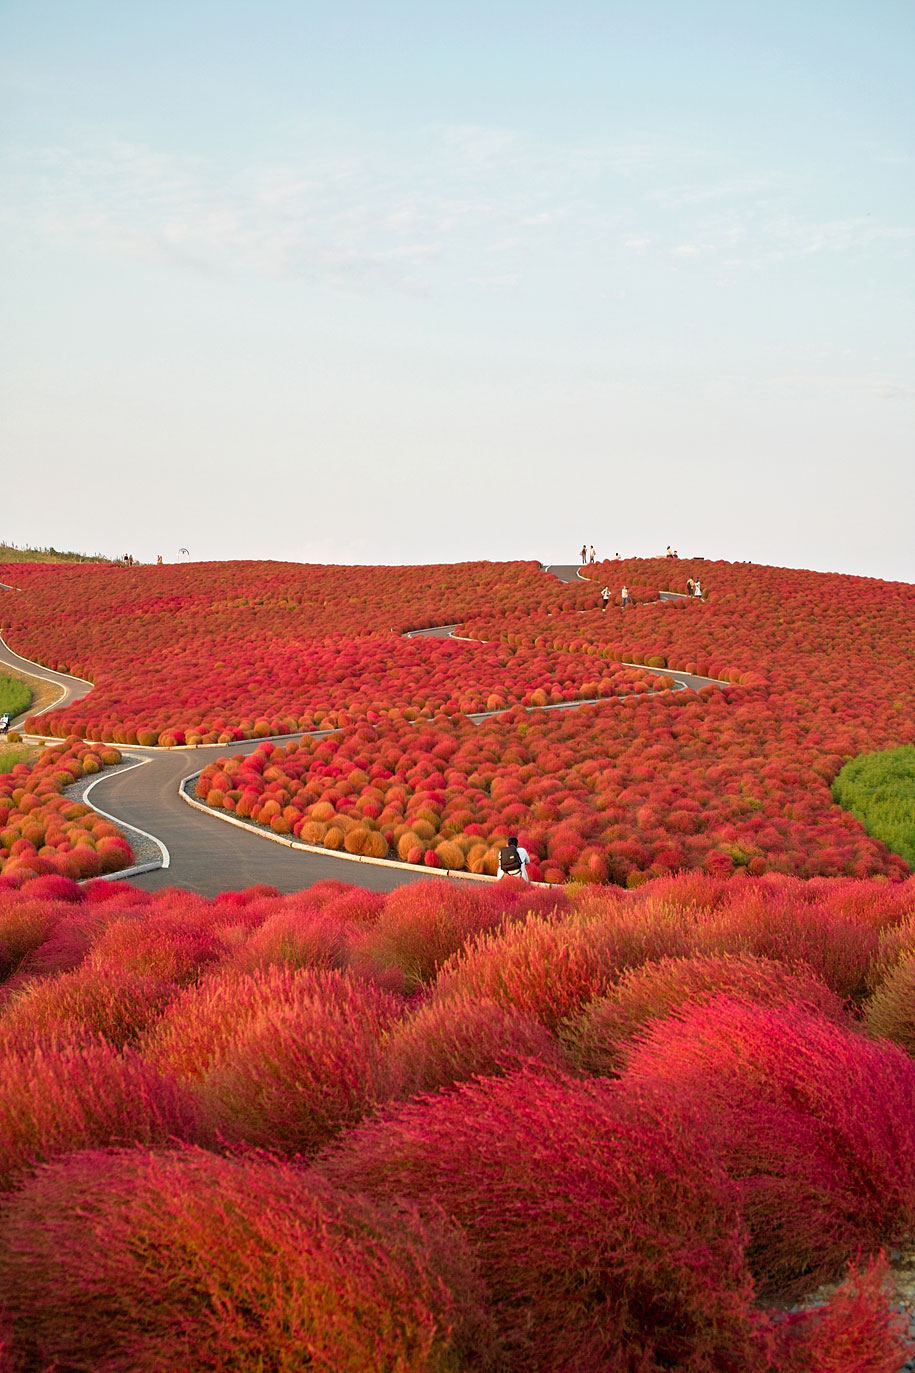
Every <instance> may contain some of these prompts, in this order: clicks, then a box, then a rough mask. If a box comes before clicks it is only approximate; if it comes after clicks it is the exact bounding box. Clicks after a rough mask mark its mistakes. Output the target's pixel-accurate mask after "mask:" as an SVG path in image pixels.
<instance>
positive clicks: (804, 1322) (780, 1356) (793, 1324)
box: [775, 1254, 913, 1373]
mask: <svg viewBox="0 0 915 1373" xmlns="http://www.w3.org/2000/svg"><path fill="white" fill-rule="evenodd" d="M894 1295H895V1293H894V1291H893V1285H892V1282H891V1281H890V1278H889V1268H888V1265H887V1262H886V1259H885V1258H884V1256H883V1255H882V1254H881V1255H879V1256H878V1257H877V1258H876V1259H874V1260H873V1261H872V1262H871V1263H869V1264H868V1265H867V1266H866V1267H864V1268H863V1270H862V1269H861V1268H859V1266H858V1265H857V1264H855V1263H853V1264H851V1265H850V1271H849V1274H848V1277H847V1278H846V1280H845V1282H844V1283H843V1284H842V1286H841V1287H840V1288H839V1289H838V1291H836V1292H835V1293H834V1294H833V1296H831V1297H830V1298H829V1300H828V1301H827V1302H826V1303H825V1305H823V1306H819V1307H814V1308H813V1309H812V1310H809V1311H801V1312H797V1313H795V1314H793V1315H791V1316H789V1318H788V1319H787V1321H785V1322H783V1323H782V1324H781V1325H780V1326H777V1327H776V1341H775V1345H776V1351H777V1352H776V1363H775V1366H776V1368H777V1369H778V1373H899V1370H900V1369H901V1368H902V1365H903V1363H904V1362H905V1360H906V1359H907V1358H909V1357H910V1355H911V1354H912V1351H913V1345H912V1342H911V1340H910V1339H908V1338H907V1331H906V1325H907V1322H906V1318H905V1316H904V1315H903V1314H902V1312H901V1311H900V1310H899V1309H898V1307H897V1306H896V1305H895V1304H894V1300H893V1298H894Z"/></svg>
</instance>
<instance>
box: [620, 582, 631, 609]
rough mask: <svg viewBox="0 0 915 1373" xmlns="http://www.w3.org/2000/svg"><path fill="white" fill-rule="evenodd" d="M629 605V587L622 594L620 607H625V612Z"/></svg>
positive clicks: (624, 588) (625, 587)
mask: <svg viewBox="0 0 915 1373" xmlns="http://www.w3.org/2000/svg"><path fill="white" fill-rule="evenodd" d="M628 604H629V588H628V586H624V587H623V589H622V591H621V592H620V605H621V606H622V607H623V609H624V610H625V609H626V607H627V605H628Z"/></svg>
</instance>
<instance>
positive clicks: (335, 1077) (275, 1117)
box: [174, 969, 401, 1153]
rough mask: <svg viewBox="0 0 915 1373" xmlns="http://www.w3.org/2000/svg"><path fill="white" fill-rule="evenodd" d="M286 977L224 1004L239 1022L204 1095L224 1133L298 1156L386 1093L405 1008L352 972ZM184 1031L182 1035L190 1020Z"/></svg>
mask: <svg viewBox="0 0 915 1373" xmlns="http://www.w3.org/2000/svg"><path fill="white" fill-rule="evenodd" d="M277 971H278V970H274V969H271V970H270V972H269V973H268V974H267V975H266V976H264V977H263V978H262V979H261V980H260V981H258V980H257V979H255V978H249V979H244V980H242V979H239V980H237V982H236V983H235V986H234V996H232V995H231V992H230V996H229V999H228V1004H227V1005H224V1006H223V1007H221V1009H223V1010H224V1011H225V1012H226V1013H227V1014H228V1016H229V1019H230V1023H229V1025H228V1026H227V1027H226V1033H224V1034H222V1036H221V1038H220V1039H219V1040H218V1041H217V1046H218V1047H217V1053H216V1054H215V1056H214V1057H213V1058H212V1059H211V1062H210V1065H209V1067H208V1068H204V1070H203V1071H202V1072H201V1075H200V1079H199V1084H198V1086H197V1089H196V1090H197V1094H198V1095H199V1098H200V1100H201V1102H202V1103H203V1107H204V1110H205V1112H206V1114H207V1117H208V1119H209V1120H210V1121H211V1122H212V1124H213V1125H214V1127H215V1128H216V1129H217V1130H218V1131H219V1133H220V1134H221V1135H224V1136H225V1137H226V1138H228V1139H231V1140H235V1141H240V1142H245V1143H248V1144H254V1145H258V1146H261V1147H263V1148H270V1149H276V1150H279V1151H283V1152H289V1153H298V1152H304V1151H307V1150H310V1149H314V1148H316V1147H317V1146H319V1145H320V1144H323V1143H324V1141H325V1140H327V1139H329V1138H330V1136H331V1135H333V1134H334V1133H336V1131H337V1130H339V1129H342V1128H343V1127H344V1126H345V1125H349V1124H352V1123H353V1122H354V1121H356V1120H358V1119H359V1118H360V1117H361V1116H362V1115H363V1114H364V1112H365V1111H366V1110H367V1109H368V1107H369V1106H370V1105H371V1104H372V1103H373V1102H374V1100H375V1099H376V1097H377V1096H378V1095H379V1093H380V1091H381V1048H380V1040H381V1035H382V1032H383V1031H384V1029H385V1028H386V1027H387V1026H388V1025H389V1024H390V1023H391V1021H392V1020H393V1019H394V1017H395V1016H396V1015H397V1014H398V1013H399V1011H400V1007H401V1003H400V1002H399V1001H398V1000H397V999H395V998H394V997H392V996H389V995H388V994H387V993H386V992H383V991H381V990H380V989H379V988H377V987H374V986H372V985H371V984H369V983H364V982H359V981H357V980H356V979H354V978H351V977H348V976H346V975H344V974H342V973H338V972H325V971H317V970H312V969H307V970H302V971H299V972H298V973H297V974H295V975H294V976H292V977H289V975H288V974H287V980H284V979H283V978H282V976H276V972H277ZM246 983H247V985H245V984H246ZM273 988H276V989H277V990H279V991H280V993H281V996H278V997H276V998H274V997H273V996H271V995H270V992H269V990H268V989H273ZM265 991H266V992H267V994H266V995H265V994H264V993H265ZM213 1004H214V1003H213V1002H212V1001H211V1003H210V1009H212V1007H213ZM217 1004H218V1003H217ZM174 1024H175V1026H176V1028H177V1030H178V1034H179V1036H180V1034H181V1021H180V1013H179V1016H178V1018H177V1019H176V1020H175V1022H174Z"/></svg>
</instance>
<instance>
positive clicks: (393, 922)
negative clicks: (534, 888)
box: [359, 882, 506, 986]
mask: <svg viewBox="0 0 915 1373" xmlns="http://www.w3.org/2000/svg"><path fill="white" fill-rule="evenodd" d="M488 896H489V892H488V891H487V892H485V893H484V892H481V891H480V890H479V889H478V888H476V887H471V886H469V885H467V886H463V887H462V886H459V885H458V884H456V883H455V884H454V885H453V886H452V885H449V884H448V883H445V882H417V883H414V884H411V885H410V886H406V887H401V888H399V889H398V890H395V891H393V892H391V893H390V894H389V895H388V896H387V897H386V898H385V901H384V906H383V908H382V909H380V910H379V913H378V916H377V919H376V921H375V923H374V925H373V926H372V928H371V929H369V930H368V931H367V932H366V933H365V935H364V937H363V939H362V940H361V942H360V944H359V953H360V955H361V956H362V957H363V958H366V959H368V960H370V961H371V962H372V963H374V964H376V965H378V966H380V967H383V968H390V967H392V966H393V967H396V968H401V969H402V970H403V972H404V973H405V975H406V978H407V985H408V986H410V985H412V986H418V985H419V984H421V983H425V982H428V981H431V979H432V978H434V977H435V975H436V973H437V972H438V970H439V968H440V967H441V966H442V964H443V963H445V962H446V961H447V959H448V958H449V957H450V956H451V955H452V954H454V953H456V952H457V951H458V950H459V949H461V948H462V947H463V945H464V943H465V942H466V941H467V940H468V939H470V938H471V937H472V936H473V935H476V934H479V933H481V932H484V931H487V930H492V929H496V928H497V927H498V926H500V925H501V924H502V923H503V921H504V920H505V919H506V911H505V909H504V907H503V906H502V904H501V903H498V902H496V901H493V900H487V899H486V898H487V897H488Z"/></svg>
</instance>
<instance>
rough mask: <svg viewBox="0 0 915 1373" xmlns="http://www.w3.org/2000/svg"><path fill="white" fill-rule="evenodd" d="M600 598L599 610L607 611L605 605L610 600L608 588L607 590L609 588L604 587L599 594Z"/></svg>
mask: <svg viewBox="0 0 915 1373" xmlns="http://www.w3.org/2000/svg"><path fill="white" fill-rule="evenodd" d="M600 598H601V610H606V609H607V605H608V603H609V600H610V588H609V586H605V587H604V589H603V591H602V592H601V593H600Z"/></svg>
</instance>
